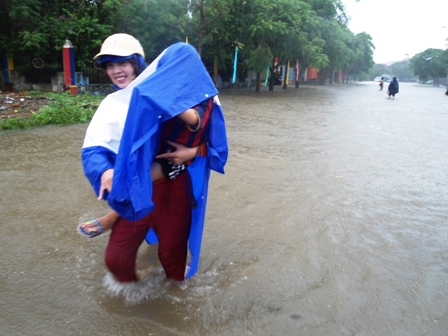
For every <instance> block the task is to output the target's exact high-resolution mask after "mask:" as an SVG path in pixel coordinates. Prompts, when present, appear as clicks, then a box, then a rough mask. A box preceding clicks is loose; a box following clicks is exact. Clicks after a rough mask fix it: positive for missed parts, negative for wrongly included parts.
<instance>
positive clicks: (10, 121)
mask: <svg viewBox="0 0 448 336" xmlns="http://www.w3.org/2000/svg"><path fill="white" fill-rule="evenodd" d="M40 94H41V95H42V93H40ZM47 97H48V99H50V102H49V104H48V105H46V106H44V107H42V108H40V109H39V111H38V112H36V113H32V114H31V115H29V116H27V117H20V116H17V117H8V118H3V119H0V130H10V129H20V128H30V127H35V126H44V125H63V124H75V123H85V122H88V121H90V120H91V119H92V117H93V114H94V113H95V111H96V109H97V108H98V106H99V104H100V102H101V100H102V99H103V98H104V97H101V96H90V95H76V96H72V95H70V93H69V92H65V93H61V94H56V93H48V94H47Z"/></svg>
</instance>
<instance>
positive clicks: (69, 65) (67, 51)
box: [62, 40, 78, 95]
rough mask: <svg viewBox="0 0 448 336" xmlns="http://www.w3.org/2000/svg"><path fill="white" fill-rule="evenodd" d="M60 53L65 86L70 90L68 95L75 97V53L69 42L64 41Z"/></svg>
mask: <svg viewBox="0 0 448 336" xmlns="http://www.w3.org/2000/svg"><path fill="white" fill-rule="evenodd" d="M62 52H63V59H64V79H65V85H66V86H67V87H69V88H70V93H71V94H72V95H76V94H77V93H78V87H77V86H76V78H75V51H74V50H73V46H72V44H71V42H70V41H69V40H65V44H64V47H63V51H62Z"/></svg>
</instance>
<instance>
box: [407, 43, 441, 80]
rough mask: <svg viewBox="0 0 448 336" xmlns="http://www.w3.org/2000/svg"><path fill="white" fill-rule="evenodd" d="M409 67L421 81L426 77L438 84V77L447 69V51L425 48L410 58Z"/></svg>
mask: <svg viewBox="0 0 448 336" xmlns="http://www.w3.org/2000/svg"><path fill="white" fill-rule="evenodd" d="M411 68H412V71H413V72H414V74H415V75H417V76H418V77H419V79H420V81H421V82H426V81H427V80H428V79H433V80H434V85H437V84H438V79H439V77H445V76H446V75H447V70H448V52H446V51H444V50H442V49H432V48H430V49H426V50H425V51H423V52H421V53H419V54H417V55H415V56H414V57H412V58H411Z"/></svg>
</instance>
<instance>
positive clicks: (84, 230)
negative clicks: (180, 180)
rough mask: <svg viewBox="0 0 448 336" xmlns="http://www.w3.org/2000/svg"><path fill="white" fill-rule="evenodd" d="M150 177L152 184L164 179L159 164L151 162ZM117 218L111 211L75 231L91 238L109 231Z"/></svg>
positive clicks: (114, 212)
mask: <svg viewBox="0 0 448 336" xmlns="http://www.w3.org/2000/svg"><path fill="white" fill-rule="evenodd" d="M151 176H152V182H155V181H158V180H161V179H163V178H165V175H164V173H163V170H162V166H161V164H160V163H159V162H153V164H152V166H151ZM119 218H120V215H119V214H118V212H116V211H115V210H111V211H109V212H108V213H107V214H106V215H104V216H101V217H99V218H97V219H93V220H91V221H88V222H85V223H81V224H79V225H78V227H77V231H78V233H79V234H81V235H83V236H86V237H89V238H93V237H96V236H99V235H100V234H102V233H103V232H105V231H107V230H109V229H111V228H112V226H114V224H115V223H116V222H117V220H118V219H119Z"/></svg>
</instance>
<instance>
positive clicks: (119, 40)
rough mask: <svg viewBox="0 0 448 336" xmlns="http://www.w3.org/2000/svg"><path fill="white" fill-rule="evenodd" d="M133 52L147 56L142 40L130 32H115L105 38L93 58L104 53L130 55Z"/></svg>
mask: <svg viewBox="0 0 448 336" xmlns="http://www.w3.org/2000/svg"><path fill="white" fill-rule="evenodd" d="M132 54H138V55H141V56H142V57H143V58H144V57H145V52H144V51H143V47H142V45H141V44H140V42H139V41H138V40H137V39H136V38H135V37H133V36H131V35H129V34H123V33H120V34H114V35H111V36H109V37H108V38H107V39H105V40H104V42H103V45H102V46H101V50H100V52H99V54H97V55H96V56H95V57H94V58H93V59H98V58H100V57H101V56H103V55H113V56H130V55H132Z"/></svg>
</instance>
